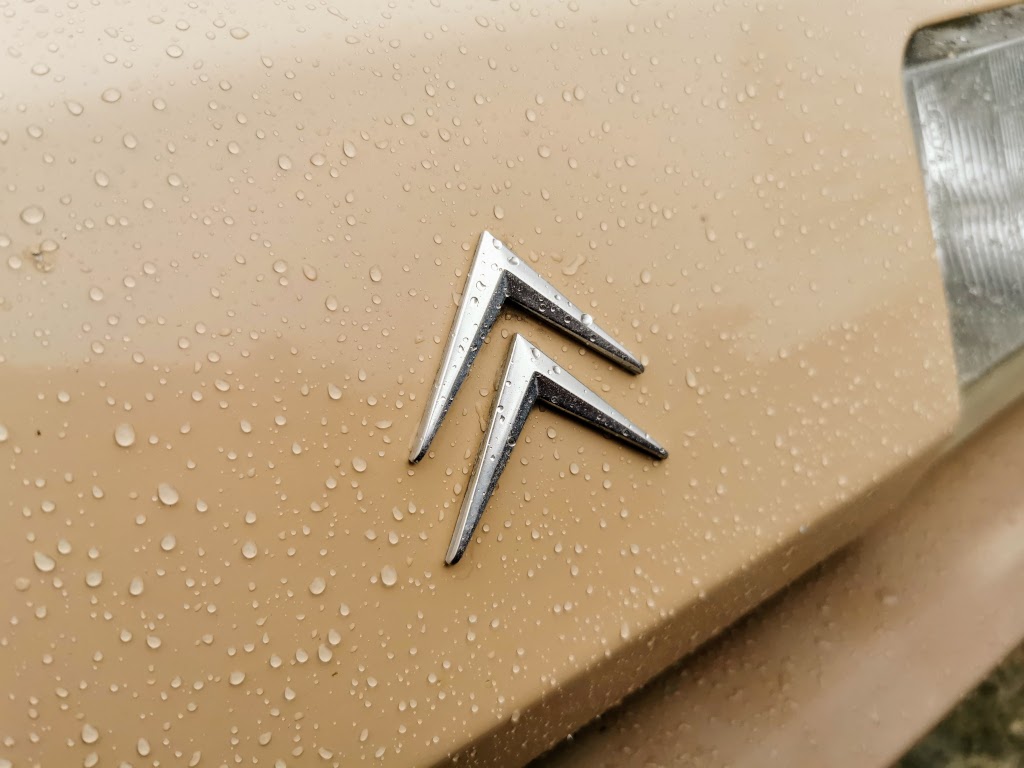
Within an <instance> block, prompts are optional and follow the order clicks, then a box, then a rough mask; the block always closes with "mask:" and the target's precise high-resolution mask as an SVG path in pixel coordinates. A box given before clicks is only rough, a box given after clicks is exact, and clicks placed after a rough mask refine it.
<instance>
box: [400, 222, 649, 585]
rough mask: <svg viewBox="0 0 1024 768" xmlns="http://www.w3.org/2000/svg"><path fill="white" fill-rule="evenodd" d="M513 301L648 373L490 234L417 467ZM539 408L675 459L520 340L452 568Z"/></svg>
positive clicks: (413, 457) (419, 445) (466, 294)
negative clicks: (539, 404)
mask: <svg viewBox="0 0 1024 768" xmlns="http://www.w3.org/2000/svg"><path fill="white" fill-rule="evenodd" d="M506 300H510V301H513V302H515V303H516V304H517V305H519V306H520V307H522V308H523V309H525V310H527V311H528V312H530V313H531V314H533V315H534V316H535V317H537V318H538V319H540V320H543V321H545V322H547V323H548V324H550V325H552V326H554V327H555V328H559V329H560V330H562V331H563V332H565V333H567V334H568V335H570V336H572V337H573V338H575V339H578V340H579V341H581V342H583V343H584V344H586V345H587V346H588V347H590V348H592V349H594V350H595V351H597V352H599V353H601V354H602V355H604V356H605V357H607V358H608V359H609V360H611V361H612V362H614V363H617V364H618V365H620V366H622V367H623V368H625V369H626V370H628V371H630V372H632V373H643V370H644V367H643V365H641V363H640V361H639V360H638V359H637V357H636V356H635V355H633V354H632V353H631V352H630V351H629V350H627V349H626V348H625V347H624V346H622V344H620V343H619V342H617V341H616V340H615V339H613V338H612V337H611V335H610V334H609V333H608V332H607V331H604V330H602V329H601V328H600V327H599V326H598V325H597V324H596V323H594V320H593V318H592V317H590V315H588V314H586V313H585V312H583V311H582V310H580V309H579V307H577V306H576V305H575V304H573V303H572V302H571V301H569V300H568V299H566V298H565V297H564V296H562V295H561V294H560V293H559V292H558V291H557V290H556V289H555V288H554V286H552V285H551V283H549V282H548V281H547V280H545V279H544V278H543V277H541V276H540V275H539V274H537V273H536V272H535V271H534V270H533V269H532V268H531V267H530V266H528V265H527V264H525V263H524V262H523V261H522V259H520V258H519V257H518V256H516V255H515V254H514V253H513V252H512V251H510V250H509V249H508V248H507V247H505V245H504V244H503V243H502V242H501V241H500V240H498V239H497V238H495V237H494V236H493V235H491V234H490V233H489V232H484V233H483V234H482V235H481V236H480V243H479V245H477V249H476V255H475V256H474V258H473V266H472V267H471V268H470V271H469V276H468V277H467V278H466V287H465V290H464V291H463V294H462V301H461V302H460V304H459V309H458V312H457V313H456V314H455V322H454V324H453V325H452V330H451V334H450V335H449V337H448V344H447V345H446V347H445V350H444V356H443V357H442V359H441V366H440V368H439V369H438V372H437V378H436V379H435V381H434V386H433V388H432V389H431V391H430V397H429V399H428V401H427V406H426V410H425V411H424V413H423V419H422V421H421V422H420V427H419V430H418V431H417V433H416V438H415V440H414V442H413V448H412V453H411V454H410V456H409V461H410V462H412V463H416V462H418V461H419V460H420V459H422V458H423V457H424V456H425V455H426V454H427V450H428V449H429V448H430V443H431V441H432V440H433V439H434V436H435V435H436V434H437V430H438V429H439V428H440V426H441V421H442V420H443V419H444V417H445V414H447V413H448V409H449V408H450V407H451V404H452V402H453V401H454V400H455V395H456V394H457V393H458V391H459V387H461V386H462V383H463V382H464V381H465V379H466V376H467V374H468V373H469V368H470V366H471V365H472V364H473V360H474V359H475V358H476V355H477V352H479V351H480V345H481V344H483V342H484V338H485V337H486V336H487V333H488V332H489V331H490V329H491V326H493V325H494V322H495V320H497V318H498V314H499V313H500V312H501V308H502V306H503V305H504V303H505V301H506ZM537 402H544V403H547V404H548V405H550V406H552V407H553V408H556V409H558V410H560V411H562V412H564V413H567V414H569V415H571V416H575V417H576V418H577V419H579V420H580V421H582V422H584V423H586V424H589V425H591V426H593V427H597V428H598V429H600V430H602V431H603V432H606V433H607V434H609V435H612V436H614V437H617V438H619V439H620V440H623V441H625V442H627V443H629V444H630V445H633V446H635V447H637V448H640V449H641V450H643V451H646V452H647V453H650V454H651V455H653V456H655V457H656V458H659V459H664V458H667V457H668V452H667V451H666V450H665V449H664V448H662V447H661V445H659V444H658V443H657V442H656V441H655V440H653V439H652V438H651V437H650V435H648V434H647V433H646V432H644V431H643V430H642V429H640V428H639V427H638V426H636V425H635V424H633V423H632V422H631V421H630V420H629V419H627V418H626V417H625V416H623V415H622V414H621V413H619V412H618V411H617V410H615V409H614V408H613V407H612V406H611V405H609V404H608V403H607V402H605V401H604V399H603V398H601V397H600V396H599V395H597V394H595V393H594V392H592V391H591V390H590V389H588V388H587V387H585V386H584V385H583V384H582V383H580V381H579V380H577V379H576V378H575V377H574V376H572V375H571V374H569V373H566V372H565V371H563V370H562V369H561V368H560V367H559V366H558V364H557V363H555V361H554V360H552V359H551V358H550V357H548V356H547V355H545V354H544V353H543V352H541V351H540V350H539V349H538V348H537V347H535V346H534V345H533V344H531V343H530V342H529V341H527V340H526V338H525V337H523V336H521V335H520V334H518V333H517V334H516V335H515V337H514V338H513V340H512V346H511V348H510V349H509V354H508V360H507V362H506V363H505V372H504V375H503V376H502V379H501V385H500V386H499V387H498V393H497V395H496V396H495V398H494V403H493V405H492V407H491V420H490V425H489V426H488V429H487V435H486V437H485V438H484V442H483V445H482V446H481V448H480V455H479V456H478V457H477V460H476V467H475V469H474V470H473V478H472V480H471V481H470V483H469V486H468V487H467V488H466V495H465V497H464V499H463V502H462V509H461V511H460V512H459V518H458V520H457V521H456V523H455V532H454V534H453V535H452V541H451V544H450V545H449V547H448V554H447V555H446V556H445V562H446V563H447V564H448V565H454V564H455V563H457V562H458V561H459V560H460V559H461V558H462V556H463V554H465V552H466V547H467V546H468V545H469V542H470V539H472V537H473V531H474V530H475V529H476V526H477V523H479V522H480V517H481V516H482V515H483V511H484V507H486V506H487V502H488V500H489V499H490V498H491V494H492V493H493V492H494V489H495V487H496V486H497V484H498V478H499V477H500V475H501V472H502V470H503V469H504V468H505V465H506V464H507V463H508V459H509V456H510V455H511V453H512V448H513V447H515V444H516V441H517V440H518V439H519V433H520V432H522V429H523V425H524V424H525V423H526V417H527V416H528V415H529V414H530V411H531V410H532V409H533V406H534V404H535V403H537Z"/></svg>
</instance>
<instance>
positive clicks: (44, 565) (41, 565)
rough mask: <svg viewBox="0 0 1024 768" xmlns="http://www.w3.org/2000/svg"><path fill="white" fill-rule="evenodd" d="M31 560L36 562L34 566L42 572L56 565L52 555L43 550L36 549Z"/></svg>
mask: <svg viewBox="0 0 1024 768" xmlns="http://www.w3.org/2000/svg"><path fill="white" fill-rule="evenodd" d="M32 561H33V562H34V563H35V564H36V568H37V569H38V570H39V571H40V572H42V573H49V572H50V571H52V570H53V569H54V568H55V567H56V566H57V563H55V562H54V560H53V558H52V557H50V556H49V555H47V554H45V553H43V552H39V551H38V550H36V551H35V552H34V553H33V554H32Z"/></svg>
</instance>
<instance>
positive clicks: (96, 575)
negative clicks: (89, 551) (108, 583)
mask: <svg viewBox="0 0 1024 768" xmlns="http://www.w3.org/2000/svg"><path fill="white" fill-rule="evenodd" d="M85 583H86V586H89V587H93V588H94V589H95V588H96V587H98V586H99V585H100V584H102V583H103V571H89V572H88V573H86V574H85Z"/></svg>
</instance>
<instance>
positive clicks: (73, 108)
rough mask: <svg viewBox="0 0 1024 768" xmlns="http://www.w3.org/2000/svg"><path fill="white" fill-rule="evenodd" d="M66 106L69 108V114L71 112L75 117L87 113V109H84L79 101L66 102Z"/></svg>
mask: <svg viewBox="0 0 1024 768" xmlns="http://www.w3.org/2000/svg"><path fill="white" fill-rule="evenodd" d="M64 106H65V107H67V108H68V112H70V113H71V114H72V115H74V116H75V117H78V116H79V115H80V114H82V113H83V112H85V107H83V106H82V105H81V104H79V103H78V102H77V101H65V102H64Z"/></svg>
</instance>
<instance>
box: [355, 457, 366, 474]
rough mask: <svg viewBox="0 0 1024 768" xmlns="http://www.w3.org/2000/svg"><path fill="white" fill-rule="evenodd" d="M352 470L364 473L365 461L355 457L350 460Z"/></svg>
mask: <svg viewBox="0 0 1024 768" xmlns="http://www.w3.org/2000/svg"><path fill="white" fill-rule="evenodd" d="M352 469H354V470H355V471H356V472H365V471H366V459H363V458H360V457H359V456H356V457H355V458H354V459H352Z"/></svg>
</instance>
